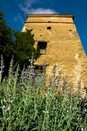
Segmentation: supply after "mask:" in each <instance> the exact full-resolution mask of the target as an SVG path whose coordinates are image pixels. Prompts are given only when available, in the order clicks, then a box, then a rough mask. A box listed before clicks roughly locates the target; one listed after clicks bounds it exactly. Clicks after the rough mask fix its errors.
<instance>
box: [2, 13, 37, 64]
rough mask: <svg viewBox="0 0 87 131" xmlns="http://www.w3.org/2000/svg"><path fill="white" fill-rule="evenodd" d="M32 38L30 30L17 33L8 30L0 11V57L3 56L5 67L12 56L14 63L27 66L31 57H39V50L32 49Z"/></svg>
mask: <svg viewBox="0 0 87 131" xmlns="http://www.w3.org/2000/svg"><path fill="white" fill-rule="evenodd" d="M33 36H34V35H33V34H32V33H31V30H27V31H26V32H17V31H14V30H12V29H11V28H9V27H8V25H7V22H6V21H5V20H4V15H3V13H2V11H0V55H1V54H2V55H3V57H4V61H5V65H9V62H10V60H11V58H12V55H13V56H14V61H15V63H16V64H17V63H19V64H20V65H24V64H25V65H27V64H29V63H28V60H29V58H31V56H32V55H33V56H34V58H35V59H36V58H37V57H38V56H39V50H35V49H34V38H33Z"/></svg>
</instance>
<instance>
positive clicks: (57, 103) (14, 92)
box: [0, 62, 87, 131]
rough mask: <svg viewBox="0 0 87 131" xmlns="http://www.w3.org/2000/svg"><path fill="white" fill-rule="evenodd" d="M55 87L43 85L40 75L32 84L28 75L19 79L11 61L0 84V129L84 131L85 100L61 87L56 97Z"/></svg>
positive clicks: (15, 130)
mask: <svg viewBox="0 0 87 131" xmlns="http://www.w3.org/2000/svg"><path fill="white" fill-rule="evenodd" d="M1 71H2V70H1ZM0 77H1V76H0ZM66 84H67V83H65V84H64V86H65V87H66V86H67V85H66ZM68 86H69V87H70V86H71V85H68ZM58 88H59V87H58ZM71 88H72V86H71ZM56 90H57V89H56V87H55V85H53V84H51V85H49V86H46V85H45V82H44V74H43V75H41V76H37V77H35V79H34V83H33V84H32V77H29V76H28V77H27V78H26V77H25V80H24V81H23V80H21V81H19V80H18V68H17V70H16V72H13V71H12V62H11V64H10V68H9V76H8V78H7V79H5V80H3V82H2V83H0V131H80V130H82V131H83V130H84V131H87V114H86V113H87V112H86V111H87V110H86V107H87V105H86V104H87V103H86V100H82V99H81V98H78V96H73V95H72V94H73V93H70V94H68V93H67V92H66V89H65V88H64V90H63V91H62V94H61V95H60V96H58V95H57V94H56ZM83 102H84V103H83ZM82 103H83V105H82ZM85 105H86V106H85Z"/></svg>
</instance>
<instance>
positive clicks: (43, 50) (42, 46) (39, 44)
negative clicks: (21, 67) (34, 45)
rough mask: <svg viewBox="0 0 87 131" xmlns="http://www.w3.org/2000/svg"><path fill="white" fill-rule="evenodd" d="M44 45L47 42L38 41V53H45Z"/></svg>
mask: <svg viewBox="0 0 87 131" xmlns="http://www.w3.org/2000/svg"><path fill="white" fill-rule="evenodd" d="M46 47H47V42H38V48H39V49H40V54H45V53H46Z"/></svg>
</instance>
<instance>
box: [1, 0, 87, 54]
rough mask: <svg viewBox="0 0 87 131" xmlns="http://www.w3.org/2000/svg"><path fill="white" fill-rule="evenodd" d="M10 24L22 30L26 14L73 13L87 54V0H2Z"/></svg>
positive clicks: (2, 7)
mask: <svg viewBox="0 0 87 131" xmlns="http://www.w3.org/2000/svg"><path fill="white" fill-rule="evenodd" d="M0 9H1V10H2V11H3V12H4V16H5V19H6V21H7V22H8V25H9V26H10V27H11V28H12V29H16V30H19V31H21V29H22V26H23V24H24V21H25V19H26V14H29V13H30V14H31V13H32V14H35V13H37V14H39V13H42V14H46V13H47V14H55V13H58V14H73V15H74V16H75V19H74V20H75V25H76V27H77V30H78V33H79V35H80V39H81V41H82V44H83V47H84V49H85V52H86V54H87V0H0Z"/></svg>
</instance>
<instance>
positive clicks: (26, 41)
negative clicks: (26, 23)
mask: <svg viewBox="0 0 87 131" xmlns="http://www.w3.org/2000/svg"><path fill="white" fill-rule="evenodd" d="M33 37H34V35H33V34H32V30H26V32H17V33H16V35H15V38H16V40H15V44H14V58H15V61H16V62H18V63H19V64H20V65H23V64H25V65H27V64H29V59H30V58H31V57H32V55H33V57H34V59H36V58H37V57H38V56H39V50H36V49H35V48H34V38H33Z"/></svg>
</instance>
